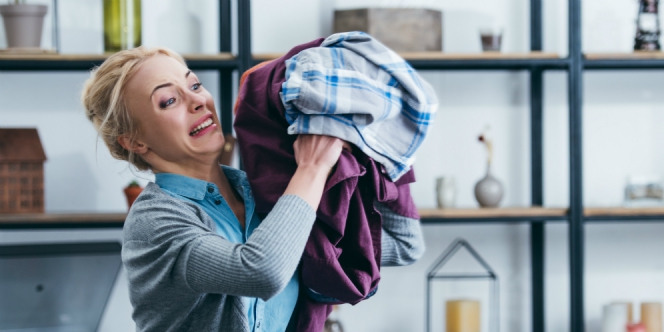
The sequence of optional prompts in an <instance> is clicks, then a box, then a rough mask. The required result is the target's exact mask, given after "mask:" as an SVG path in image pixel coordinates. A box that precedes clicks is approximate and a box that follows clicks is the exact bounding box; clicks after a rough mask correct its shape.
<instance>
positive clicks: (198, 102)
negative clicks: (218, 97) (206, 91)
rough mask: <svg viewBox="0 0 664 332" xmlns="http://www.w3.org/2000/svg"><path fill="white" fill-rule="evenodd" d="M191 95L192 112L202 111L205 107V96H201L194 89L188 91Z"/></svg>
mask: <svg viewBox="0 0 664 332" xmlns="http://www.w3.org/2000/svg"><path fill="white" fill-rule="evenodd" d="M188 95H189V103H190V105H189V111H190V112H191V113H196V112H198V111H202V110H203V109H205V101H206V100H205V97H203V96H201V95H200V94H197V93H195V92H193V91H189V92H188Z"/></svg>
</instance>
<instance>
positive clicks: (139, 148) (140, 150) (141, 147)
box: [118, 135, 148, 156]
mask: <svg viewBox="0 0 664 332" xmlns="http://www.w3.org/2000/svg"><path fill="white" fill-rule="evenodd" d="M118 143H120V145H122V147H123V148H125V149H126V150H128V151H131V152H133V153H135V154H137V155H139V156H140V155H144V154H145V153H146V152H148V146H147V145H146V144H145V143H144V142H142V141H139V140H133V141H132V140H131V139H130V138H129V137H128V136H126V135H120V136H118Z"/></svg>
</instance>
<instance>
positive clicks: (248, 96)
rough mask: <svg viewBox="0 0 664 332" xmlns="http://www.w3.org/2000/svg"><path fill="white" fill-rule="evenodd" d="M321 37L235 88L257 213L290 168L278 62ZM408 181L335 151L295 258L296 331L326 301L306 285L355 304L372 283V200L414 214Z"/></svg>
mask: <svg viewBox="0 0 664 332" xmlns="http://www.w3.org/2000/svg"><path fill="white" fill-rule="evenodd" d="M322 41H323V39H317V40H314V41H312V42H309V43H306V44H303V45H300V46H297V47H295V48H293V49H292V50H291V51H290V52H288V54H286V55H285V56H283V57H281V58H279V59H276V60H274V61H272V62H270V63H268V64H265V65H263V66H262V67H260V68H257V69H255V70H254V71H253V72H251V73H249V74H248V75H246V77H245V79H244V82H243V84H242V86H241V87H240V93H239V96H238V101H237V107H236V112H237V114H236V118H235V123H234V127H235V131H236V133H237V136H238V143H239V147H240V154H241V157H242V162H243V166H244V170H245V171H246V173H247V177H248V179H249V183H250V185H251V188H252V192H253V194H254V198H255V201H256V211H257V212H258V213H268V212H269V211H270V210H271V209H272V207H273V206H274V204H275V203H276V202H277V200H278V199H279V197H281V196H282V195H283V193H284V191H285V190H286V187H287V186H288V183H289V182H290V179H291V177H292V176H293V174H294V173H295V170H296V168H297V164H296V163H295V157H294V153H293V143H294V142H295V139H296V138H297V136H294V135H293V136H291V135H288V133H287V128H288V122H286V120H285V118H284V107H283V104H282V103H281V98H280V97H279V92H280V91H281V85H282V83H283V82H284V81H285V77H284V75H285V71H286V67H285V64H284V62H285V61H286V60H287V59H289V58H291V57H292V56H294V55H295V54H297V53H298V52H300V51H302V50H304V49H307V48H310V47H317V46H319V45H320V44H321V43H322ZM356 150H357V149H356ZM414 181H415V177H414V173H413V171H412V169H411V170H410V171H409V172H408V173H406V174H405V175H404V176H402V177H401V178H400V179H399V180H398V181H397V182H395V183H393V182H392V181H391V180H390V179H389V178H388V177H387V175H385V174H383V172H382V168H381V166H380V165H379V164H377V163H375V162H374V161H373V160H372V159H371V158H368V157H367V156H366V155H364V154H363V153H362V152H360V151H356V152H354V153H351V152H348V151H346V150H344V151H343V152H342V154H341V157H340V158H339V161H338V163H337V166H336V167H335V169H334V172H333V173H332V175H331V176H330V178H329V179H328V181H327V183H326V185H325V190H324V193H323V197H322V199H321V202H320V206H319V209H318V211H317V220H316V223H315V224H314V226H313V229H312V231H311V235H310V237H309V241H308V242H307V245H306V247H305V250H304V253H303V256H302V265H301V279H300V285H301V291H300V295H299V300H298V307H297V308H296V310H295V312H294V313H293V317H292V318H291V323H292V324H297V325H295V326H297V330H298V331H321V330H322V329H323V325H324V322H325V319H326V318H327V316H328V315H329V313H330V312H331V310H332V305H331V304H330V303H317V302H314V301H313V300H312V299H310V298H309V297H308V296H307V291H306V289H307V288H308V289H311V290H314V291H315V292H317V293H320V294H322V295H323V296H325V297H330V298H335V299H338V300H340V302H342V303H351V304H356V303H358V302H360V301H361V300H363V299H364V298H366V297H367V295H369V293H370V292H371V291H372V290H374V289H375V288H376V287H377V286H378V281H379V280H380V253H381V242H380V241H381V216H380V214H379V213H378V212H377V211H376V209H375V208H374V205H373V204H374V200H378V201H379V202H382V203H384V204H385V205H386V206H387V207H388V208H390V209H391V210H393V211H394V212H397V213H399V214H401V215H403V216H406V217H409V218H413V219H419V216H418V214H417V209H416V208H415V204H414V202H413V200H412V198H411V196H410V189H409V186H408V184H409V183H411V182H414Z"/></svg>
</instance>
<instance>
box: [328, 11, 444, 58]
mask: <svg viewBox="0 0 664 332" xmlns="http://www.w3.org/2000/svg"><path fill="white" fill-rule="evenodd" d="M348 31H363V32H366V33H368V34H370V35H371V36H373V37H374V38H376V39H378V40H380V41H381V42H382V43H383V44H385V46H387V47H389V48H391V49H393V50H394V51H397V52H441V51H442V50H443V14H442V13H441V12H440V11H437V10H431V9H419V8H363V9H352V10H336V11H334V32H335V33H336V32H348Z"/></svg>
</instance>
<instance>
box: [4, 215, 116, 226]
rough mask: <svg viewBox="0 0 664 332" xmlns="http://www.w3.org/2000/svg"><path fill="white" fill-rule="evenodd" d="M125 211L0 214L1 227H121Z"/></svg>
mask: <svg viewBox="0 0 664 332" xmlns="http://www.w3.org/2000/svg"><path fill="white" fill-rule="evenodd" d="M126 217H127V214H125V213H30V214H0V229H2V228H5V229H7V228H122V226H123V225H124V221H125V218H126Z"/></svg>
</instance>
